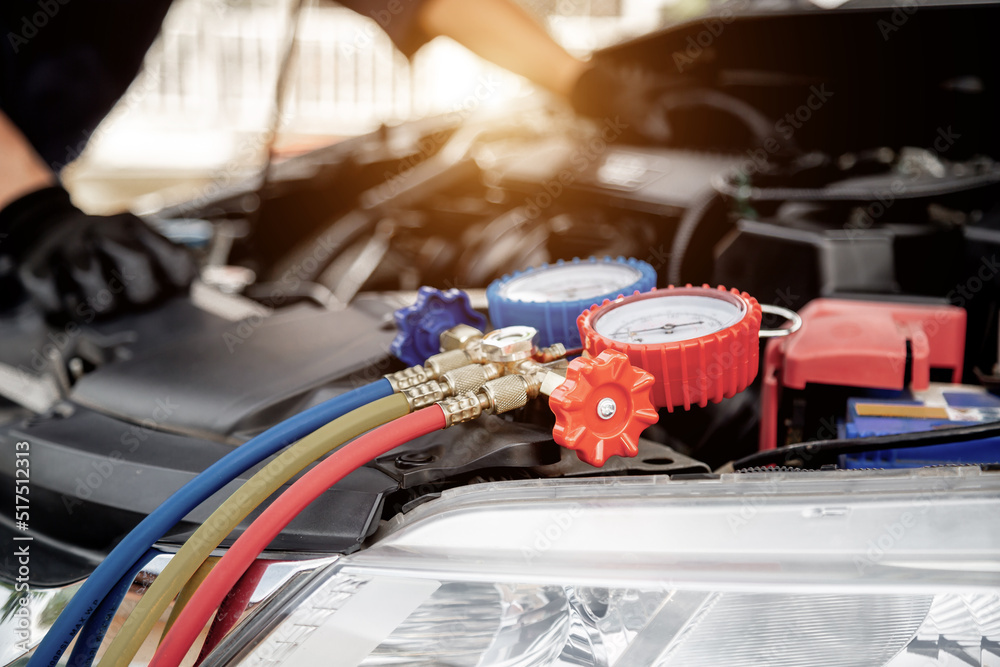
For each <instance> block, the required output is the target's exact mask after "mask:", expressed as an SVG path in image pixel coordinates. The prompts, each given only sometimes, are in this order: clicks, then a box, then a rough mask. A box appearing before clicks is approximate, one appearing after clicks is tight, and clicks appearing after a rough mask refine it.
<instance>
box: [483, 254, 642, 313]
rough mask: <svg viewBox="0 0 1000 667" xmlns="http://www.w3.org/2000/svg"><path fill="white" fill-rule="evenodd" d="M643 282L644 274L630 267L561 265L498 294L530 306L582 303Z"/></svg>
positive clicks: (521, 278)
mask: <svg viewBox="0 0 1000 667" xmlns="http://www.w3.org/2000/svg"><path fill="white" fill-rule="evenodd" d="M641 279H642V272H641V271H639V270H638V269H636V268H635V267H632V266H629V265H628V264H616V263H611V262H595V263H580V264H562V265H556V266H549V267H546V268H544V269H539V270H537V271H532V272H531V273H526V274H524V275H521V276H518V277H516V278H513V279H511V280H510V281H508V282H507V283H505V284H503V285H502V286H501V287H500V290H499V294H500V296H502V297H504V298H506V299H510V300H511V301H523V302H528V303H556V302H560V301H580V300H586V299H593V298H597V297H599V296H603V295H605V294H611V293H615V294H617V293H619V292H621V291H622V290H624V289H626V288H627V287H629V286H630V285H634V284H635V283H636V282H638V281H639V280H641Z"/></svg>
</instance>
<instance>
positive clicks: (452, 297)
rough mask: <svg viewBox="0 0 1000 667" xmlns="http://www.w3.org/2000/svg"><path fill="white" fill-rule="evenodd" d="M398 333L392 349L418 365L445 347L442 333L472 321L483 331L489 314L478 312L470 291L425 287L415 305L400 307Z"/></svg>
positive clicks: (470, 324) (390, 347) (397, 319)
mask: <svg viewBox="0 0 1000 667" xmlns="http://www.w3.org/2000/svg"><path fill="white" fill-rule="evenodd" d="M393 317H394V318H395V320H396V328H397V329H398V333H397V334H396V337H395V338H394V339H393V341H392V344H391V345H390V346H389V351H390V352H392V354H393V355H394V356H395V357H397V358H398V359H400V360H402V361H403V362H404V363H407V364H409V365H411V366H418V365H420V364H422V363H424V361H426V360H427V357H429V356H431V355H434V354H437V353H438V352H440V351H441V342H440V339H441V334H442V333H444V332H445V331H447V330H448V329H451V328H452V327H454V326H456V325H458V324H468V325H469V326H472V327H475V328H477V329H479V330H480V331H483V330H484V329H485V328H486V318H485V317H483V316H482V315H480V314H479V313H477V312H476V311H475V310H474V309H473V308H472V304H471V303H470V302H469V295H468V294H466V293H465V292H463V291H462V290H458V289H449V290H445V291H441V290H439V289H434V288H433V287H421V288H420V290H418V291H417V301H416V303H414V304H413V305H412V306H406V307H405V308H400V309H399V310H397V311H396V312H395V313H394V314H393Z"/></svg>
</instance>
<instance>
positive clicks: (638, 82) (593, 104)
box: [569, 63, 676, 143]
mask: <svg viewBox="0 0 1000 667" xmlns="http://www.w3.org/2000/svg"><path fill="white" fill-rule="evenodd" d="M675 86H676V82H674V81H671V80H669V79H667V78H666V77H663V76H657V75H655V74H652V73H650V72H647V71H644V70H640V69H634V68H633V69H628V68H614V67H611V66H609V65H605V64H602V63H598V64H596V65H593V66H592V67H590V68H589V69H587V70H585V71H584V72H583V74H581V75H580V78H579V79H577V81H576V83H575V84H574V85H573V91H572V92H571V93H570V98H569V99H570V103H571V104H572V105H573V108H574V109H575V110H576V111H577V112H578V113H580V114H583V115H584V116H590V117H592V118H611V119H614V118H616V117H617V118H619V119H620V120H621V121H622V122H624V123H625V124H626V125H628V129H629V130H630V132H632V133H634V134H635V135H637V136H640V137H642V138H644V139H647V140H650V141H655V142H659V143H663V142H666V141H667V140H668V139H670V136H671V132H670V124H669V123H668V122H667V114H666V110H665V109H664V108H663V106H662V104H661V100H662V98H663V95H664V94H665V93H666V92H668V91H670V90H671V89H673V88H674V87H675Z"/></svg>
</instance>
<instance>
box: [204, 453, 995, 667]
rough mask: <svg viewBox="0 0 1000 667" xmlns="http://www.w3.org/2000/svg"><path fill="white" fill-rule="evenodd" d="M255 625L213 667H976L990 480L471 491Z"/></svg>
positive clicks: (938, 477)
mask: <svg viewBox="0 0 1000 667" xmlns="http://www.w3.org/2000/svg"><path fill="white" fill-rule="evenodd" d="M264 611H266V613H265V614H264V615H261V616H259V617H258V618H257V619H256V622H255V624H253V625H252V626H251V625H248V626H247V627H246V628H245V629H244V631H243V632H239V631H238V632H236V633H234V635H233V636H232V637H231V638H230V642H228V643H229V644H230V646H239V647H240V648H239V650H235V651H233V650H230V651H228V652H226V651H223V652H221V653H217V655H216V664H218V663H219V662H220V661H221V662H226V663H234V664H241V665H288V664H314V663H317V662H319V661H321V662H322V663H323V664H326V665H365V666H368V667H374V666H377V665H379V666H381V665H385V666H388V665H455V666H462V665H468V666H469V667H473V666H476V665H483V666H485V665H504V666H510V667H514V666H518V667H520V666H525V667H527V666H530V665H593V666H594V667H598V666H600V667H605V666H607V667H610V666H612V665H657V666H660V665H662V666H674V665H698V666H701V665H704V666H706V667H707V666H711V667H716V666H717V665H720V664H725V665H730V666H747V667H750V666H756V665H764V664H767V665H773V666H779V667H780V666H783V665H788V666H789V667H791V666H798V665H804V664H809V665H823V666H827V665H829V666H853V665H858V666H862V665H864V666H871V665H891V666H892V667H910V666H911V665H912V666H914V667H916V666H919V665H934V664H938V665H940V664H952V663H951V662H949V661H955V660H958V662H955V663H954V664H963V665H969V664H972V665H976V664H981V665H987V664H996V663H997V662H1000V651H998V650H997V647H998V646H1000V475H996V474H993V473H985V472H981V471H980V470H979V469H978V468H952V469H922V470H901V471H889V472H885V473H877V474H873V473H871V472H857V473H854V472H843V471H831V472H817V473H802V474H781V473H774V474H760V475H727V476H722V477H721V478H711V479H695V480H683V481H678V480H674V481H671V480H668V479H666V478H614V479H592V480H573V481H569V480H559V481H538V482H504V483H497V484H482V485H476V486H470V487H465V488H462V489H457V490H454V491H451V492H447V493H446V494H444V495H443V496H442V497H441V498H440V499H438V500H435V501H432V502H429V503H426V504H424V505H422V506H420V507H418V508H416V509H414V510H413V511H411V512H410V513H409V514H408V515H406V516H403V517H400V518H397V519H396V520H394V522H393V523H392V525H390V526H388V527H387V529H386V530H384V531H383V535H382V536H381V537H380V539H379V540H378V542H377V543H376V544H375V545H374V546H372V547H370V548H369V549H367V550H364V551H362V552H359V553H357V554H354V555H352V556H349V557H346V558H342V559H340V560H339V561H337V562H336V563H335V564H333V565H332V566H330V567H329V568H327V569H326V570H324V571H323V572H322V573H321V574H319V575H317V576H316V577H315V578H314V579H313V580H312V582H311V583H310V584H309V585H308V586H306V587H305V588H303V590H302V591H301V592H300V593H299V594H298V595H297V596H295V597H294V599H292V600H290V601H288V602H286V603H284V604H283V606H281V607H280V608H273V609H267V610H264ZM223 655H224V656H225V659H224V660H223V659H222V656H223ZM210 662H211V660H210ZM206 664H209V663H206Z"/></svg>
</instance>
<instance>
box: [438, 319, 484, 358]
mask: <svg viewBox="0 0 1000 667" xmlns="http://www.w3.org/2000/svg"><path fill="white" fill-rule="evenodd" d="M482 339H483V332H482V331H480V330H479V329H476V328H475V327H470V326H469V325H468V324H459V325H456V326H453V327H452V328H451V329H448V330H447V331H445V332H444V333H442V334H441V351H442V352H447V351H449V350H466V349H468V348H470V347H472V345H473V344H475V343H478V342H479V341H481V340H482Z"/></svg>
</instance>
